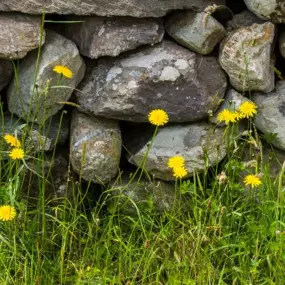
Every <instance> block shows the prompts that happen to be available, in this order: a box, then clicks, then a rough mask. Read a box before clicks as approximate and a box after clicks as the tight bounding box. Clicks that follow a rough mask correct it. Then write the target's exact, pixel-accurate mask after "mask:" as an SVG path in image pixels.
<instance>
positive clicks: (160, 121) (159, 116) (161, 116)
mask: <svg viewBox="0 0 285 285" xmlns="http://www.w3.org/2000/svg"><path fill="white" fill-rule="evenodd" d="M148 120H149V122H150V123H151V124H153V125H155V126H163V125H165V124H166V123H167V122H168V120H169V118H168V115H167V113H166V112H165V111H164V110H161V109H156V110H152V111H151V112H150V113H149V114H148Z"/></svg>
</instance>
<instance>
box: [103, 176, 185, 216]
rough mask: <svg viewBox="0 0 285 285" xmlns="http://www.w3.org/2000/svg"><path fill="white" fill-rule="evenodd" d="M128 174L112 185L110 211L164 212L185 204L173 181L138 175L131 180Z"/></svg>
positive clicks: (127, 213) (134, 212)
mask: <svg viewBox="0 0 285 285" xmlns="http://www.w3.org/2000/svg"><path fill="white" fill-rule="evenodd" d="M130 180H131V178H130V176H127V175H126V174H125V175H123V177H120V178H118V179H117V180H116V181H115V182H113V183H112V185H111V190H109V191H108V193H109V194H110V197H111V199H110V203H109V205H108V210H109V212H112V213H114V212H116V211H120V213H121V214H125V215H132V216H134V215H136V214H138V211H143V212H151V213H155V214H162V213H164V212H170V211H175V209H176V210H178V209H181V206H182V207H183V206H185V199H182V197H181V195H180V193H179V191H175V185H174V184H173V183H169V182H164V181H148V180H146V179H144V178H141V179H140V180H139V181H138V179H137V177H135V178H134V180H133V181H131V182H130ZM184 208H186V207H184Z"/></svg>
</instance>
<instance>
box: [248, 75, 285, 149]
mask: <svg viewBox="0 0 285 285" xmlns="http://www.w3.org/2000/svg"><path fill="white" fill-rule="evenodd" d="M252 101H254V102H255V103H256V104H257V106H258V112H257V114H256V115H255V117H254V123H255V125H256V128H257V129H258V130H260V131H261V132H263V133H264V134H265V135H272V134H275V135H276V136H275V138H274V139H273V141H272V144H273V145H274V146H276V147H277V148H280V149H283V150H285V132H284V129H285V81H283V80H282V81H278V82H277V83H276V90H275V91H273V92H271V93H270V94H262V93H254V94H253V96H252Z"/></svg>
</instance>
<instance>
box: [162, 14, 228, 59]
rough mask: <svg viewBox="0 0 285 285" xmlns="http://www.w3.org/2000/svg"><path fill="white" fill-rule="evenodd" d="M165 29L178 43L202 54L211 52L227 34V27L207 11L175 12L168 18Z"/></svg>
mask: <svg viewBox="0 0 285 285" xmlns="http://www.w3.org/2000/svg"><path fill="white" fill-rule="evenodd" d="M165 29H166V31H167V33H168V34H169V35H170V36H171V37H172V38H174V39H175V40H176V41H177V42H178V43H180V44H181V45H183V46H185V47H187V48H189V49H190V50H192V51H195V52H197V53H200V54H208V53H210V52H211V51H212V50H213V49H214V47H215V46H216V44H217V43H218V42H220V41H221V40H222V39H223V38H224V37H225V35H226V30H225V28H224V27H223V26H222V25H221V24H220V23H219V22H218V21H217V20H216V19H215V18H213V17H212V16H209V15H207V14H206V13H205V12H202V13H196V12H194V11H181V12H180V11H179V12H175V13H173V14H172V15H170V16H169V17H168V18H167V20H166V23H165Z"/></svg>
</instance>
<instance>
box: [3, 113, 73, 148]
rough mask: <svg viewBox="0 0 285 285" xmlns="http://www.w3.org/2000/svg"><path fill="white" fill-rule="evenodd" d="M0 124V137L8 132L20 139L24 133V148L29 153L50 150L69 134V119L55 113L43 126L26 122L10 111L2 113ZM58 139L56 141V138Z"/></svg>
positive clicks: (62, 142) (60, 143)
mask: <svg viewBox="0 0 285 285" xmlns="http://www.w3.org/2000/svg"><path fill="white" fill-rule="evenodd" d="M0 124H1V126H3V129H1V130H0V137H2V136H3V135H4V134H6V133H9V134H12V135H17V137H18V138H19V139H20V140H21V141H22V135H23V134H25V138H24V148H25V150H26V151H27V152H28V153H29V154H31V153H35V152H38V151H50V150H52V149H53V148H54V146H55V143H57V145H63V144H64V143H65V142H66V141H67V139H68V136H69V119H68V117H67V116H66V115H63V116H62V119H61V115H60V114H56V115H55V116H52V117H51V118H50V119H49V120H47V122H46V125H45V126H39V125H37V124H32V125H30V124H28V123H26V122H25V121H24V120H21V119H19V118H18V117H17V116H15V115H11V114H10V113H8V112H7V113H5V114H4V121H3V122H2V120H1V118H0ZM57 137H58V140H57V141H56V138H57Z"/></svg>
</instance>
